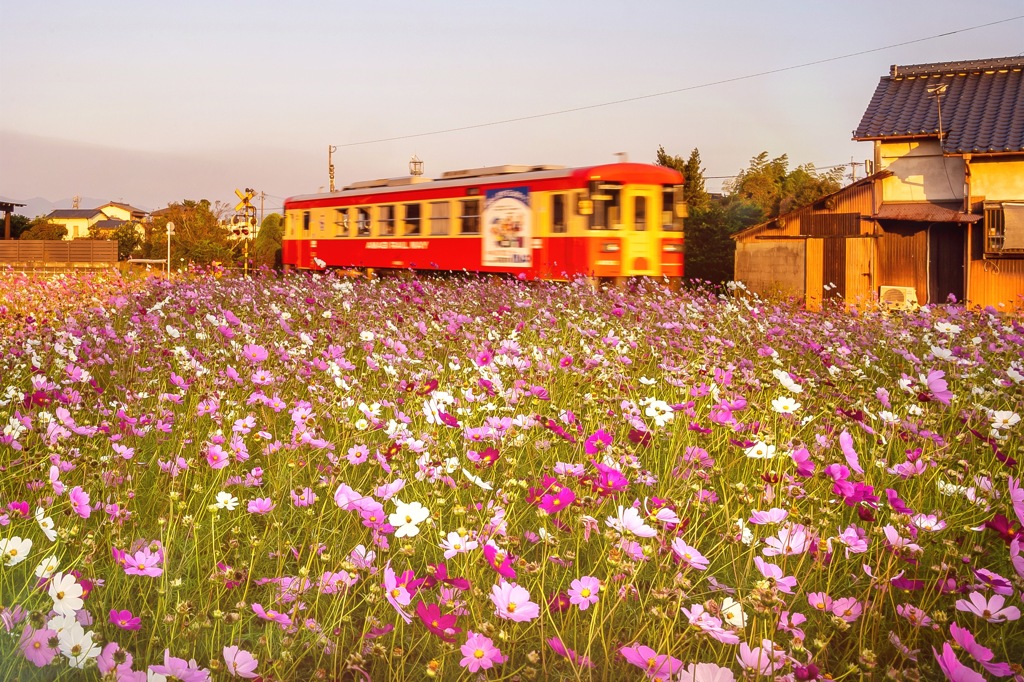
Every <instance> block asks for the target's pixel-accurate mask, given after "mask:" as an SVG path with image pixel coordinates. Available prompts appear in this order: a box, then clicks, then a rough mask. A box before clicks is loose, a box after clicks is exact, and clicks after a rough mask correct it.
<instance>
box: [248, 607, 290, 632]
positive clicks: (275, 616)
mask: <svg viewBox="0 0 1024 682" xmlns="http://www.w3.org/2000/svg"><path fill="white" fill-rule="evenodd" d="M252 610H253V613H255V614H256V615H257V616H259V617H260V618H262V619H263V620H269V621H272V622H274V623H278V624H280V625H284V626H285V627H287V626H289V625H291V624H292V619H291V618H290V617H289V616H288V614H287V613H281V612H280V611H275V610H274V609H264V608H263V605H262V604H253V605H252Z"/></svg>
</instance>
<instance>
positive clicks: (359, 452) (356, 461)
mask: <svg viewBox="0 0 1024 682" xmlns="http://www.w3.org/2000/svg"><path fill="white" fill-rule="evenodd" d="M369 456H370V449H369V448H368V447H366V446H365V445H353V446H352V447H350V448H349V449H348V453H347V454H346V455H345V459H347V460H348V463H349V464H351V465H352V466H359V465H360V464H362V463H363V462H365V461H366V460H367V458H368V457H369Z"/></svg>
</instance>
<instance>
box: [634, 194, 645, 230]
mask: <svg viewBox="0 0 1024 682" xmlns="http://www.w3.org/2000/svg"><path fill="white" fill-rule="evenodd" d="M633 229H634V230H636V231H637V232H643V231H645V230H646V229H647V197H633Z"/></svg>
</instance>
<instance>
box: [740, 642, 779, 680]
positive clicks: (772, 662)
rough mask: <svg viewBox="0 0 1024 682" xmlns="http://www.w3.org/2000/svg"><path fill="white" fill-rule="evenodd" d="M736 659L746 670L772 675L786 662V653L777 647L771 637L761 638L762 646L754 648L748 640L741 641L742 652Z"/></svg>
mask: <svg viewBox="0 0 1024 682" xmlns="http://www.w3.org/2000/svg"><path fill="white" fill-rule="evenodd" d="M736 660H737V661H739V664H740V665H741V666H743V669H744V670H753V671H755V672H756V673H757V674H760V675H770V674H772V673H773V672H775V671H776V670H778V669H780V668H781V667H782V666H783V664H784V663H785V654H784V653H782V652H781V651H777V650H776V649H775V644H774V643H773V642H772V641H771V640H770V639H763V640H761V646H758V647H754V648H753V649H751V648H750V646H748V645H747V643H746V642H740V653H739V654H738V655H737V656H736Z"/></svg>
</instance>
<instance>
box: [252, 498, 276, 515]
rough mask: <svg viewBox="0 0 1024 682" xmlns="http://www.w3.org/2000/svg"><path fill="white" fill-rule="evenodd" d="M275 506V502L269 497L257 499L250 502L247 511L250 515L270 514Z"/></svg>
mask: <svg viewBox="0 0 1024 682" xmlns="http://www.w3.org/2000/svg"><path fill="white" fill-rule="evenodd" d="M275 506H276V505H275V504H274V501H273V500H271V499H270V498H269V497H257V498H255V499H252V500H249V506H248V507H247V509H248V510H249V513H250V514H269V513H270V512H271V511H273V509H274V507H275Z"/></svg>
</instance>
